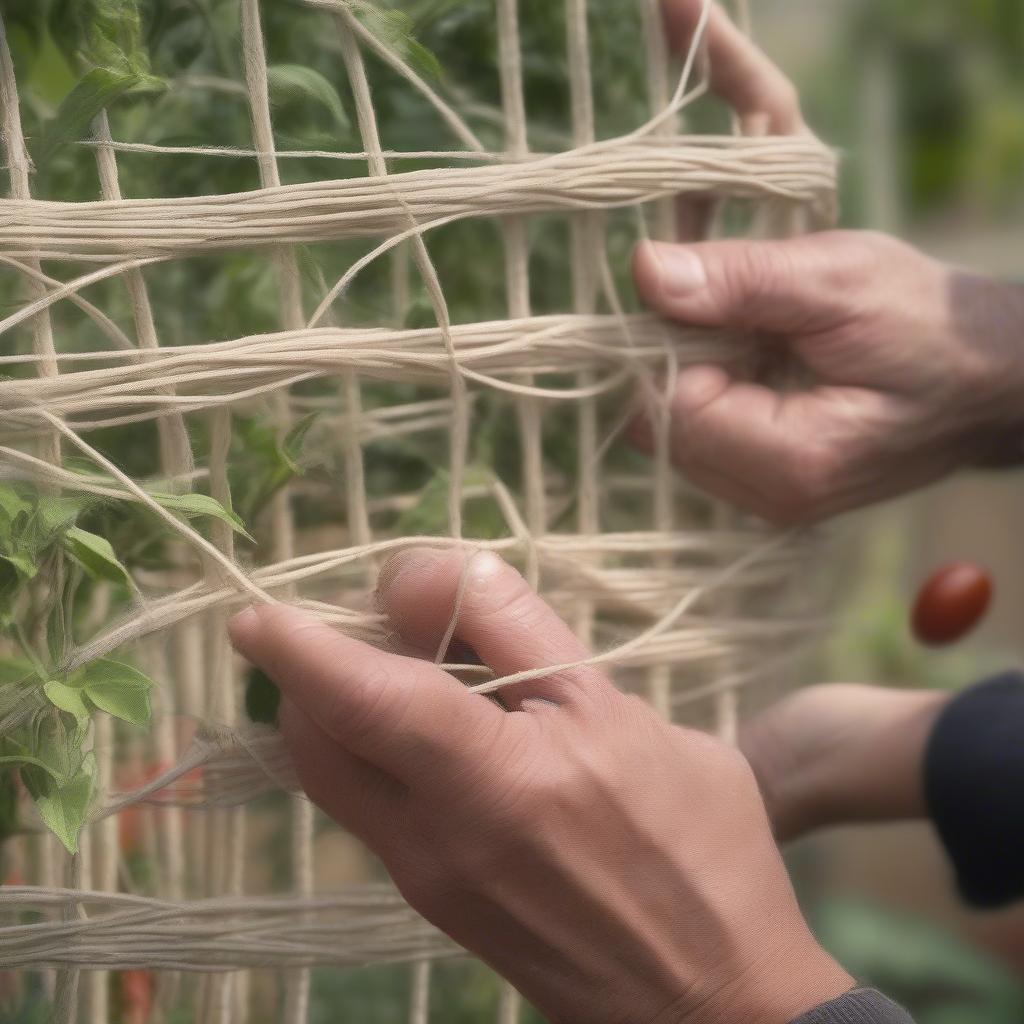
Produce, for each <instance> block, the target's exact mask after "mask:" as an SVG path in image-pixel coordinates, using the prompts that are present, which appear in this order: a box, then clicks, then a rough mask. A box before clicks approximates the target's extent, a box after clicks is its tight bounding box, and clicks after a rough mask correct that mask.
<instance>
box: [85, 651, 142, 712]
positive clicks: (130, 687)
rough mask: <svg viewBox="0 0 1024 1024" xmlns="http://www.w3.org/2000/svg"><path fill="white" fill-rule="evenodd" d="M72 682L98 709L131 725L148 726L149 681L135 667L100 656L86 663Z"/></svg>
mask: <svg viewBox="0 0 1024 1024" xmlns="http://www.w3.org/2000/svg"><path fill="white" fill-rule="evenodd" d="M76 683H77V684H78V685H80V686H81V688H82V691H83V692H84V694H85V696H86V697H87V698H88V699H89V700H90V702H91V703H93V704H94V705H95V706H96V707H97V708H99V709H100V711H105V712H106V713H107V714H108V715H113V716H114V718H120V719H121V721H122V722H128V723H129V724H131V725H138V726H143V727H144V726H147V725H149V720H150V717H151V715H152V708H151V705H150V699H149V693H150V690H152V688H153V680H152V679H150V678H149V677H148V676H147V675H145V674H144V673H142V672H140V671H139V670H138V669H137V668H133V667H132V666H131V665H123V664H121V662H118V661H108V660H107V659H105V658H104V659H103V660H101V661H94V662H92V663H91V664H89V665H86V667H85V668H84V669H83V670H82V672H81V674H80V675H79V676H78V677H77V679H76Z"/></svg>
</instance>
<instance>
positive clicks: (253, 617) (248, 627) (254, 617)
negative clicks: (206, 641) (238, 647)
mask: <svg viewBox="0 0 1024 1024" xmlns="http://www.w3.org/2000/svg"><path fill="white" fill-rule="evenodd" d="M259 622H260V617H259V615H258V614H257V612H256V609H255V608H254V607H252V606H251V605H250V606H249V607H248V608H246V609H245V611H241V612H239V613H238V614H237V615H234V616H232V618H231V621H230V622H229V623H228V634H229V635H230V637H231V642H232V643H233V644H237V642H238V640H239V639H240V638H242V637H244V636H245V635H246V634H248V633H251V632H252V631H253V630H254V629H256V628H257V627H258V626H259Z"/></svg>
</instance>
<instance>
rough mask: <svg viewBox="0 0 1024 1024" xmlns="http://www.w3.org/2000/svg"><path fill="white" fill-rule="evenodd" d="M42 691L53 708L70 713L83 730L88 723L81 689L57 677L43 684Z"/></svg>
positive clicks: (87, 713)
mask: <svg viewBox="0 0 1024 1024" xmlns="http://www.w3.org/2000/svg"><path fill="white" fill-rule="evenodd" d="M43 693H45V694H46V699H47V700H48V701H49V702H50V703H51V704H52V705H53V706H54V707H55V708H58V709H60V710H61V711H66V712H67V713H68V714H69V715H72V716H73V717H74V719H75V721H76V722H77V723H78V728H79V729H80V730H82V731H83V732H84V730H85V727H86V726H87V725H88V724H89V709H88V708H87V707H86V706H85V701H84V700H82V691H81V690H80V689H79V688H78V687H76V686H69V685H68V684H67V683H62V682H61V681H60V680H59V679H51V680H50V681H49V682H47V683H46V684H45V685H44V686H43Z"/></svg>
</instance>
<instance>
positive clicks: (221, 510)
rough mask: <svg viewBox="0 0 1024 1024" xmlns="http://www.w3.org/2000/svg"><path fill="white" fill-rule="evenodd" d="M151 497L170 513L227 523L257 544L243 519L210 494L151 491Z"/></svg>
mask: <svg viewBox="0 0 1024 1024" xmlns="http://www.w3.org/2000/svg"><path fill="white" fill-rule="evenodd" d="M149 496H150V497H151V498H152V499H153V500H154V501H156V502H157V503H158V504H159V505H161V506H162V507H163V508H165V509H167V510H168V511H169V512H180V513H181V514H182V515H183V516H187V517H189V518H191V517H192V516H211V517H212V518H214V519H219V520H220V521H221V522H222V523H227V524H228V526H230V527H231V529H232V530H234V531H235V532H236V533H240V534H241V535H242V536H243V537H245V539H246V540H250V541H252V542H253V543H254V544H255V543H256V541H255V539H254V538H253V537H252V535H251V534H250V533H249V532H248V530H246V528H245V523H244V522H242V520H241V518H240V517H239V516H237V515H235V513H234V512H232V511H231V510H230V509H226V508H225V507H224V506H223V505H222V504H221V503H220V502H219V501H217V500H216V499H215V498H211V497H210V496H209V495H208V494H166V493H164V492H163V491H150V492H149Z"/></svg>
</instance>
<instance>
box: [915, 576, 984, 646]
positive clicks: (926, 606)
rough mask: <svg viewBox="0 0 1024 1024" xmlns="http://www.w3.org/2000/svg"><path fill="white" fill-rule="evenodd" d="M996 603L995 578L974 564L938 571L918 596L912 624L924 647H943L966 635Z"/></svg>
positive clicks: (928, 580) (929, 578) (925, 583)
mask: <svg viewBox="0 0 1024 1024" xmlns="http://www.w3.org/2000/svg"><path fill="white" fill-rule="evenodd" d="M991 600H992V577H991V576H990V575H989V574H988V572H987V571H986V570H985V569H982V568H981V567H980V566H978V565H974V564H973V563H971V562H953V563H951V564H950V565H945V566H943V567H942V568H940V569H936V571H935V572H933V573H932V575H931V576H930V577H928V579H927V580H926V581H925V582H924V584H923V585H922V587H921V589H920V590H919V591H918V593H917V600H916V601H915V602H914V611H913V614H912V616H911V625H912V627H913V630H914V635H915V636H916V637H917V639H918V640H920V641H921V643H923V644H927V645H928V646H930V647H941V646H943V645H945V644H951V643H954V642H955V641H957V640H959V639H960V638H961V637H963V636H966V635H967V634H968V633H969V632H970V631H971V630H972V629H974V627H975V626H976V625H977V624H978V623H979V622H980V621H981V619H982V617H983V616H984V614H985V612H986V611H988V606H989V604H990V602H991Z"/></svg>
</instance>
